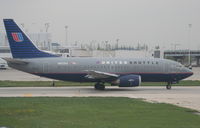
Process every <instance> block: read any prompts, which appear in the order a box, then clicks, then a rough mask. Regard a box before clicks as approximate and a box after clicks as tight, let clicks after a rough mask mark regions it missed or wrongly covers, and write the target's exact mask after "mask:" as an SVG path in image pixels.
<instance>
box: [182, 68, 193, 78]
mask: <svg viewBox="0 0 200 128" xmlns="http://www.w3.org/2000/svg"><path fill="white" fill-rule="evenodd" d="M184 72H185V73H187V74H188V76H191V75H193V74H194V73H193V71H192V70H191V69H189V68H186V67H185V68H184Z"/></svg>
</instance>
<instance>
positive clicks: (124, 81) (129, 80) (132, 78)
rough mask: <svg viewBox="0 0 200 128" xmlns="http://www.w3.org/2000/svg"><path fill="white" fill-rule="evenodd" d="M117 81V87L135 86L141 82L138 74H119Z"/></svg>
mask: <svg viewBox="0 0 200 128" xmlns="http://www.w3.org/2000/svg"><path fill="white" fill-rule="evenodd" d="M117 83H118V84H119V87H136V86H139V85H140V84H141V76H140V75H126V76H121V77H120V78H119V79H118V80H117Z"/></svg>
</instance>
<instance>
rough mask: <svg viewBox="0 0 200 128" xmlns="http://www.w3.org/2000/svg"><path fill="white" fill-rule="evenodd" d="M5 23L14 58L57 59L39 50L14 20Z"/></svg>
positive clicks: (5, 20)
mask: <svg viewBox="0 0 200 128" xmlns="http://www.w3.org/2000/svg"><path fill="white" fill-rule="evenodd" d="M3 21H4V25H5V29H6V33H7V37H8V42H9V45H10V49H11V53H12V56H13V58H40V57H57V56H56V55H53V54H49V53H46V52H43V51H41V50H39V49H37V48H36V47H35V46H34V44H33V43H32V41H31V40H30V39H29V38H28V37H27V36H26V35H25V33H24V32H23V31H22V30H21V29H20V28H19V27H18V25H17V24H16V23H15V22H14V20H13V19H4V20H3Z"/></svg>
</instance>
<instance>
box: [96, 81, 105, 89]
mask: <svg viewBox="0 0 200 128" xmlns="http://www.w3.org/2000/svg"><path fill="white" fill-rule="evenodd" d="M94 88H95V89H96V90H105V85H103V84H100V83H96V84H95V85H94Z"/></svg>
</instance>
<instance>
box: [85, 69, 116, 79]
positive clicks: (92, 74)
mask: <svg viewBox="0 0 200 128" xmlns="http://www.w3.org/2000/svg"><path fill="white" fill-rule="evenodd" d="M85 71H86V72H87V73H88V75H86V76H85V77H86V78H88V79H107V78H118V77H119V75H116V74H112V73H107V72H101V71H94V70H85Z"/></svg>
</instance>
